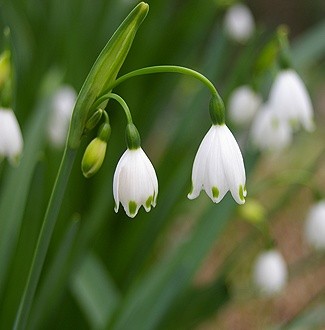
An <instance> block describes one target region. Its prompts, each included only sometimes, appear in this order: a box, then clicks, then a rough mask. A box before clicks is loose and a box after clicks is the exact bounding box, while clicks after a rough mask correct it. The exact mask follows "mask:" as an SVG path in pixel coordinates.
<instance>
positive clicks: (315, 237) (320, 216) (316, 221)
mask: <svg viewBox="0 0 325 330" xmlns="http://www.w3.org/2000/svg"><path fill="white" fill-rule="evenodd" d="M305 236H306V239H307V241H308V243H309V244H310V245H311V246H313V247H314V248H315V249H320V250H321V249H323V250H324V249H325V201H324V200H321V201H319V202H318V203H316V204H314V205H313V206H312V207H311V209H310V210H309V212H308V214H307V218H306V223H305Z"/></svg>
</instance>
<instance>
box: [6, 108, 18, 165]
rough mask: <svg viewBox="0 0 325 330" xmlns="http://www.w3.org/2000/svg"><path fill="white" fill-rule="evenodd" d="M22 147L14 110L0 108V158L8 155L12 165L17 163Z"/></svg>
mask: <svg viewBox="0 0 325 330" xmlns="http://www.w3.org/2000/svg"><path fill="white" fill-rule="evenodd" d="M22 149H23V138H22V135H21V131H20V127H19V124H18V122H17V119H16V116H15V114H14V112H13V111H12V110H11V109H4V108H0V158H1V157H8V159H9V161H10V163H11V164H12V165H17V164H18V160H19V156H20V155H21V153H22Z"/></svg>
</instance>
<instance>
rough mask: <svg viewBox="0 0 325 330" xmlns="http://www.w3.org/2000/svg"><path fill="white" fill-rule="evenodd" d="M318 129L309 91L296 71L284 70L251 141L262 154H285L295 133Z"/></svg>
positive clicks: (257, 120)
mask: <svg viewBox="0 0 325 330" xmlns="http://www.w3.org/2000/svg"><path fill="white" fill-rule="evenodd" d="M299 127H303V128H304V129H305V130H307V131H312V130H313V129H314V123H313V107H312V103H311V100H310V97H309V94H308V92H307V90H306V87H305V85H304V83H303V81H302V80H301V78H300V77H299V76H298V74H297V73H296V72H295V71H294V70H292V69H285V70H281V71H280V72H279V73H278V75H277V77H276V79H275V81H274V83H273V85H272V87H271V91H270V96H269V100H268V101H267V102H266V103H265V104H264V105H262V106H261V108H260V109H259V111H258V112H257V115H256V117H255V118H254V121H253V124H252V130H251V138H252V141H253V143H254V145H255V146H256V147H257V148H259V149H260V150H271V151H274V150H282V149H284V148H285V147H287V146H288V145H289V144H290V142H291V140H292V135H293V133H294V131H295V130H297V129H298V128H299Z"/></svg>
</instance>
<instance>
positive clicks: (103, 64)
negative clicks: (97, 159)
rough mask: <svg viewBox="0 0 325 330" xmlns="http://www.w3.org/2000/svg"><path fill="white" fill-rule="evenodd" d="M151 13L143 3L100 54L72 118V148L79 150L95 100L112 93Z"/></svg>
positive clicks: (80, 94) (136, 8) (124, 22)
mask: <svg viewBox="0 0 325 330" xmlns="http://www.w3.org/2000/svg"><path fill="white" fill-rule="evenodd" d="M148 10H149V6H148V4H146V3H144V2H140V3H139V4H138V5H137V6H136V7H135V8H134V9H133V10H132V12H131V13H130V14H129V15H128V16H127V18H126V19H125V20H124V21H123V23H122V24H121V25H120V26H119V28H118V29H117V30H116V32H115V33H114V35H113V36H112V38H111V39H110V40H109V41H108V43H107V45H106V46H105V48H104V49H103V50H102V52H101V53H100V55H99V57H98V58H97V60H96V62H95V64H94V65H93V67H92V69H91V70H90V72H89V74H88V77H87V79H86V81H85V82H84V84H83V86H82V88H81V91H80V93H79V96H78V99H77V101H76V105H75V108H74V111H73V114H72V118H71V125H70V132H69V138H68V145H69V147H70V148H72V149H76V148H77V147H78V146H79V144H80V139H81V137H82V135H83V132H84V129H85V124H86V121H87V119H88V118H90V117H91V116H92V112H95V111H96V109H92V106H93V104H94V102H95V100H96V99H97V98H98V97H99V96H101V95H102V94H103V93H105V92H108V91H109V90H110V86H112V85H113V83H114V81H115V79H116V76H117V74H118V72H119V70H120V68H121V66H122V64H123V62H124V60H125V58H126V56H127V54H128V52H129V50H130V47H131V45H132V42H133V39H134V37H135V34H136V32H137V30H138V28H139V26H140V25H141V23H142V21H143V20H144V19H145V17H146V15H147V13H148Z"/></svg>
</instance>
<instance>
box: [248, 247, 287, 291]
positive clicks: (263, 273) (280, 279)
mask: <svg viewBox="0 0 325 330" xmlns="http://www.w3.org/2000/svg"><path fill="white" fill-rule="evenodd" d="M287 277H288V269H287V266H286V263H285V261H284V259H283V257H282V255H281V254H280V252H279V251H277V250H269V251H264V252H262V253H261V254H260V255H259V256H258V257H257V260H256V262H255V265H254V271H253V278H254V283H255V285H256V286H257V287H258V288H259V289H260V291H261V293H263V294H265V295H267V296H270V295H273V294H275V293H278V292H280V291H281V290H282V289H283V288H284V286H285V284H286V282H287Z"/></svg>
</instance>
